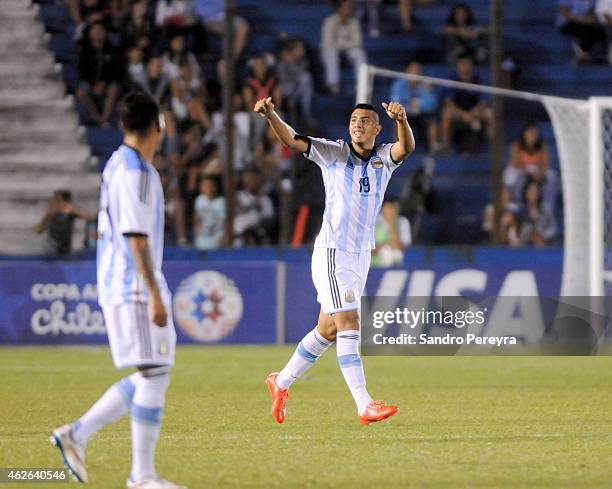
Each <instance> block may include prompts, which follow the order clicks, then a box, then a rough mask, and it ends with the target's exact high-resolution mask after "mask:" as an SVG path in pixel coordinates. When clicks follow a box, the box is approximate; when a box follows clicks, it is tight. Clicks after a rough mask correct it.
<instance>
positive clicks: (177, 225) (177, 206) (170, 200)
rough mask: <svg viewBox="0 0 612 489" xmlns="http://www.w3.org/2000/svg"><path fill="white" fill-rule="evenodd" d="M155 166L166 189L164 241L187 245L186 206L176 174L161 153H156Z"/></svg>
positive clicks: (170, 243) (171, 243)
mask: <svg viewBox="0 0 612 489" xmlns="http://www.w3.org/2000/svg"><path fill="white" fill-rule="evenodd" d="M153 166H155V169H156V170H157V172H158V173H159V177H160V180H161V184H162V188H163V190H164V241H165V242H166V243H167V244H169V245H179V246H185V245H186V244H187V230H186V226H185V206H184V203H183V199H182V198H181V193H180V190H179V188H178V182H177V179H176V176H175V175H174V174H173V172H172V169H171V168H170V167H169V165H168V162H167V160H166V158H165V157H164V156H163V155H162V154H161V153H157V154H156V155H155V158H154V159H153Z"/></svg>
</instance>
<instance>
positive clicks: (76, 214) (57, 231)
mask: <svg viewBox="0 0 612 489" xmlns="http://www.w3.org/2000/svg"><path fill="white" fill-rule="evenodd" d="M71 201H72V195H71V193H70V192H69V191H68V190H58V191H56V192H54V193H53V197H52V198H51V202H50V203H49V207H48V209H47V212H46V214H45V216H44V217H43V219H42V221H41V222H40V223H39V224H38V225H37V226H36V233H37V234H42V233H43V232H45V231H46V232H47V236H46V243H45V245H46V248H47V252H48V253H49V254H52V255H67V254H68V253H70V250H71V248H72V232H73V229H74V220H75V219H76V218H81V219H85V220H86V221H91V220H93V219H95V218H96V216H95V214H94V213H93V212H89V211H87V210H84V209H81V208H79V207H76V206H75V205H72V203H71Z"/></svg>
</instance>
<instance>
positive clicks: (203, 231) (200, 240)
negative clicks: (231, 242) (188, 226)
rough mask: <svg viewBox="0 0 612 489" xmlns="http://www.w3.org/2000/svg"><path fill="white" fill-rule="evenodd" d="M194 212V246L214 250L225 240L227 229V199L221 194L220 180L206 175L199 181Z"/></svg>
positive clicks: (199, 248)
mask: <svg viewBox="0 0 612 489" xmlns="http://www.w3.org/2000/svg"><path fill="white" fill-rule="evenodd" d="M198 187H199V190H200V195H198V196H197V198H196V200H195V204H194V212H193V234H194V240H193V242H194V246H195V247H196V249H198V250H213V249H215V248H219V247H220V246H221V244H222V242H223V236H224V231H225V227H224V226H225V199H224V198H223V196H222V195H220V192H219V188H220V184H219V180H218V179H217V178H215V177H213V176H211V175H204V176H202V177H201V179H200V182H199V185H198Z"/></svg>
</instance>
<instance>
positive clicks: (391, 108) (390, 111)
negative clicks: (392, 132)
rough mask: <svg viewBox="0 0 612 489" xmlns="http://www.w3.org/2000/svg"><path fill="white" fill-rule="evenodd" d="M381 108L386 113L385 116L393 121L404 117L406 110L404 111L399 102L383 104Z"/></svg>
mask: <svg viewBox="0 0 612 489" xmlns="http://www.w3.org/2000/svg"><path fill="white" fill-rule="evenodd" d="M382 106H383V107H384V109H385V110H386V111H387V115H388V116H389V117H390V118H391V119H393V120H394V121H397V120H401V119H404V118H405V117H406V109H404V106H403V105H402V104H400V103H399V102H388V103H387V102H383V104H382Z"/></svg>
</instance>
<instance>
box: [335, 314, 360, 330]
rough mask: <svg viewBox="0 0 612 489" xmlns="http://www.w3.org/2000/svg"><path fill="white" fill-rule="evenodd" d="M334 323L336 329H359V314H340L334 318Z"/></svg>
mask: <svg viewBox="0 0 612 489" xmlns="http://www.w3.org/2000/svg"><path fill="white" fill-rule="evenodd" d="M334 323H335V326H336V329H337V330H338V331H349V330H359V315H358V314H354V315H353V314H351V315H342V317H338V318H334Z"/></svg>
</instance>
